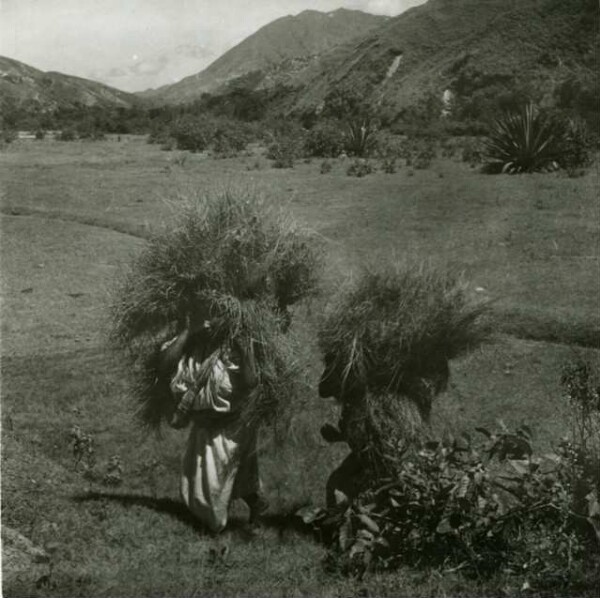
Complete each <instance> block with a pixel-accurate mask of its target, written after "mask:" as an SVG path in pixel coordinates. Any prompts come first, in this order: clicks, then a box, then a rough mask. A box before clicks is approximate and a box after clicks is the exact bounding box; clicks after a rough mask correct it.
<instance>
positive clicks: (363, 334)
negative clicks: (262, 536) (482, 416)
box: [319, 265, 487, 507]
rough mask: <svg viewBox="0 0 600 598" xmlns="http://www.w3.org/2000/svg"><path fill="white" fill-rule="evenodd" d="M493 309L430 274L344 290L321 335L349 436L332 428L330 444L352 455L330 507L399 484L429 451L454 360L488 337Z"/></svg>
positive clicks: (323, 384) (396, 275)
mask: <svg viewBox="0 0 600 598" xmlns="http://www.w3.org/2000/svg"><path fill="white" fill-rule="evenodd" d="M485 310H486V306H485V305H484V304H482V303H480V302H476V301H473V300H472V298H471V297H470V295H469V292H468V286H467V285H466V284H465V283H464V282H463V281H462V280H461V279H460V277H458V276H456V275H453V274H452V273H448V272H443V271H440V270H436V269H434V268H431V267H427V266H424V265H416V266H411V265H407V266H400V265H394V266H388V267H385V268H379V269H372V270H370V271H365V272H364V273H363V274H362V276H360V277H357V278H355V279H354V280H353V281H352V282H351V283H350V284H349V285H347V286H346V287H345V288H341V289H340V290H339V292H338V294H337V296H336V297H334V299H333V301H332V302H331V304H330V306H329V309H328V310H327V313H326V314H325V317H324V318H323V319H322V321H321V326H320V330H319V344H320V347H321V350H322V352H323V354H324V357H325V369H324V371H323V374H322V376H321V381H320V384H319V394H320V395H321V397H335V398H336V399H337V400H338V402H340V403H341V406H342V413H341V418H340V422H339V426H338V428H339V429H336V428H335V427H334V426H332V425H330V424H327V425H325V426H323V428H322V429H321V435H322V436H323V438H324V439H325V440H326V441H328V442H339V441H346V442H348V444H349V446H350V449H351V453H350V455H349V456H348V457H347V458H346V459H345V460H344V462H343V463H342V464H341V465H340V467H338V468H337V469H336V470H335V471H334V472H333V473H332V474H331V476H330V478H329V480H328V482H327V504H328V506H330V507H331V506H335V505H336V504H337V503H339V502H340V501H346V500H347V499H352V498H353V497H354V496H356V495H357V494H358V493H360V492H361V491H362V490H364V489H366V488H367V487H368V486H369V485H370V484H371V483H372V482H378V481H381V480H382V479H384V478H389V477H390V476H393V475H394V471H395V469H396V468H397V466H398V465H399V464H400V463H401V460H402V459H403V458H404V457H405V455H406V453H407V451H409V450H411V449H414V448H418V447H419V445H420V440H422V439H423V436H424V432H425V429H426V424H427V423H428V421H429V415H430V412H431V405H432V402H433V399H434V398H435V397H436V396H438V395H439V394H441V393H442V392H443V391H444V390H445V389H446V386H447V384H448V379H449V376H450V370H449V362H450V360H451V359H453V358H455V357H457V356H459V355H461V354H464V353H466V352H468V351H469V350H471V349H473V348H475V347H476V346H477V345H479V344H480V343H481V342H482V341H483V340H484V339H485V337H486V335H487V326H486V325H485V323H484V321H483V320H482V316H483V315H484V313H485Z"/></svg>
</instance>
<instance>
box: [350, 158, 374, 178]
mask: <svg viewBox="0 0 600 598" xmlns="http://www.w3.org/2000/svg"><path fill="white" fill-rule="evenodd" d="M372 172H373V165H372V164H371V162H369V160H365V159H364V158H356V159H354V160H352V162H350V165H349V166H348V169H347V170H346V174H347V175H348V176H355V177H358V178H362V177H364V176H367V175H368V174H371V173H372Z"/></svg>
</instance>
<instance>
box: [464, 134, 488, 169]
mask: <svg viewBox="0 0 600 598" xmlns="http://www.w3.org/2000/svg"><path fill="white" fill-rule="evenodd" d="M461 159H462V161H463V162H466V163H467V164H469V166H470V167H471V168H474V167H475V166H478V165H479V164H481V163H482V162H483V148H482V146H481V143H480V142H479V141H478V140H476V139H468V140H467V141H466V142H465V144H464V146H463V150H462V152H461Z"/></svg>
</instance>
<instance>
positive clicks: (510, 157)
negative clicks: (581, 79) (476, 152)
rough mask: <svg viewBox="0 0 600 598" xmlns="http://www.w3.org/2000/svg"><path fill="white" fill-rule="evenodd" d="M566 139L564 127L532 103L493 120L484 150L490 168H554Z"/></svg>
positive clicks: (514, 171) (513, 171) (491, 169)
mask: <svg viewBox="0 0 600 598" xmlns="http://www.w3.org/2000/svg"><path fill="white" fill-rule="evenodd" d="M564 140H565V129H564V126H562V125H561V123H560V122H559V121H558V120H556V119H550V118H548V117H547V116H546V115H545V114H543V113H542V112H540V111H539V110H538V109H537V108H536V107H535V106H534V105H533V104H531V103H530V104H528V105H527V106H525V107H524V108H523V110H522V111H520V112H512V113H507V114H505V115H503V116H502V117H501V118H499V119H497V120H496V121H495V122H494V123H493V125H492V128H491V133H490V135H489V137H488V138H487V140H486V141H485V143H484V150H483V154H484V159H485V161H486V167H487V170H488V171H489V172H507V173H510V174H514V173H521V172H538V171H547V170H554V169H556V168H557V167H558V164H559V159H560V155H561V152H562V149H563V145H564Z"/></svg>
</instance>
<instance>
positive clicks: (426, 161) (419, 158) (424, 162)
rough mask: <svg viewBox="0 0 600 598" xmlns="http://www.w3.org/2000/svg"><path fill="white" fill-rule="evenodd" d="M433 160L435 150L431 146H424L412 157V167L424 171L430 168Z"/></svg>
mask: <svg viewBox="0 0 600 598" xmlns="http://www.w3.org/2000/svg"><path fill="white" fill-rule="evenodd" d="M434 158H435V149H434V147H433V145H426V146H425V147H423V148H422V149H420V150H419V152H418V153H417V154H416V156H415V157H414V160H413V161H412V165H413V167H414V168H416V169H417V170H426V169H427V168H429V167H430V166H431V162H432V161H433V159H434Z"/></svg>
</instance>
